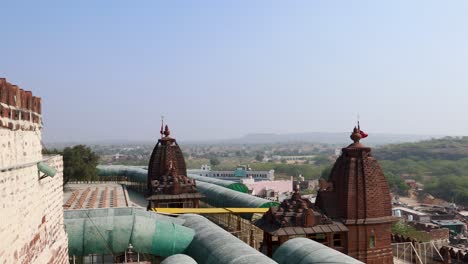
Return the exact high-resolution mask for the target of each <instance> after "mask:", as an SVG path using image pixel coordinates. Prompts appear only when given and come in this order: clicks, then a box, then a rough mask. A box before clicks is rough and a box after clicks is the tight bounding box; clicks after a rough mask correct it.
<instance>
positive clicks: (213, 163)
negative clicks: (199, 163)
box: [210, 157, 221, 167]
mask: <svg viewBox="0 0 468 264" xmlns="http://www.w3.org/2000/svg"><path fill="white" fill-rule="evenodd" d="M220 163H221V161H219V159H218V158H214V157H213V158H210V164H211V166H213V167H216V166H218V165H219V164H220Z"/></svg>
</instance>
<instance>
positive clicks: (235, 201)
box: [197, 181, 279, 208]
mask: <svg viewBox="0 0 468 264" xmlns="http://www.w3.org/2000/svg"><path fill="white" fill-rule="evenodd" d="M197 190H198V192H200V193H202V194H204V195H205V196H206V197H205V198H203V199H202V200H204V201H205V202H207V203H209V204H210V205H212V206H215V207H249V208H252V207H253V208H258V207H261V208H268V207H272V206H278V205H279V203H277V202H273V201H270V200H267V199H263V198H260V197H256V196H253V195H250V194H246V193H241V192H237V191H233V190H230V189H227V188H224V187H222V186H219V185H215V184H211V183H207V182H202V181H197Z"/></svg>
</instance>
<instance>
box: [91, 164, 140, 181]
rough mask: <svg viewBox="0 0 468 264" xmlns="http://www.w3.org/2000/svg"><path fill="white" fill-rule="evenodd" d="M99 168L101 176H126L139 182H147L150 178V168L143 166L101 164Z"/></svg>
mask: <svg viewBox="0 0 468 264" xmlns="http://www.w3.org/2000/svg"><path fill="white" fill-rule="evenodd" d="M97 169H98V176H100V177H106V176H125V177H128V178H130V179H132V180H133V181H137V182H146V181H147V179H148V170H145V169H143V168H142V167H141V166H124V165H99V166H97Z"/></svg>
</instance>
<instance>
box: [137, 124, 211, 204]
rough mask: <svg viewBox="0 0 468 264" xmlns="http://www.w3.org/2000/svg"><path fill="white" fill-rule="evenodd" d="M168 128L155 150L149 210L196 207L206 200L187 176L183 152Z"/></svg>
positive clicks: (150, 169) (150, 177)
mask: <svg viewBox="0 0 468 264" xmlns="http://www.w3.org/2000/svg"><path fill="white" fill-rule="evenodd" d="M169 135H170V131H169V128H168V127H167V126H166V128H165V130H164V132H163V131H161V139H159V140H158V143H157V144H156V146H155V147H154V150H153V153H152V154H151V158H150V162H149V166H148V194H149V195H148V197H147V198H146V199H147V200H148V209H150V208H155V207H156V208H157V207H173V208H196V207H198V200H199V199H200V198H201V197H203V195H201V194H199V193H198V192H197V189H196V183H195V180H194V179H189V178H188V177H187V169H186V167H185V160H184V156H183V154H182V151H181V150H180V148H179V145H177V142H176V140H175V139H174V138H171V137H169Z"/></svg>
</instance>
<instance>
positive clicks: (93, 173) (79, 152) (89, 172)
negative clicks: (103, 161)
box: [63, 145, 99, 184]
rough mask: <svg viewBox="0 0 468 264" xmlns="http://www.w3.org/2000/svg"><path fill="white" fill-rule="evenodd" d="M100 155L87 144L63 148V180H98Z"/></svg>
mask: <svg viewBox="0 0 468 264" xmlns="http://www.w3.org/2000/svg"><path fill="white" fill-rule="evenodd" d="M98 161H99V156H98V155H96V154H95V153H94V152H93V151H91V149H90V148H89V147H87V146H85V145H77V146H74V147H67V148H65V149H64V150H63V182H64V184H66V183H67V182H68V181H69V180H71V179H73V180H78V181H93V180H97V179H98V176H97V168H96V166H97V165H98Z"/></svg>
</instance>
